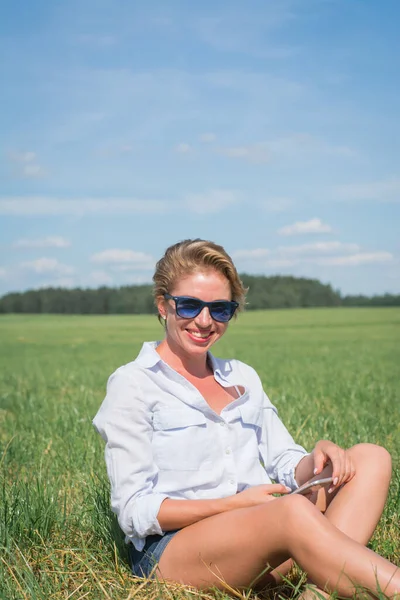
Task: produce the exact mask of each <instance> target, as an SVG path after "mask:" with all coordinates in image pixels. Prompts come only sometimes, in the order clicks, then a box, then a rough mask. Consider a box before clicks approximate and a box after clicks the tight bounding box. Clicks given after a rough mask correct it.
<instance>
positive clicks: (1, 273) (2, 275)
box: [0, 267, 7, 277]
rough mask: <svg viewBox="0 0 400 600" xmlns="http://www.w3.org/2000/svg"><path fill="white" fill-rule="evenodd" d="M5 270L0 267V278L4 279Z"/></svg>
mask: <svg viewBox="0 0 400 600" xmlns="http://www.w3.org/2000/svg"><path fill="white" fill-rule="evenodd" d="M6 275H7V270H6V269H5V268H4V267H0V277H6Z"/></svg>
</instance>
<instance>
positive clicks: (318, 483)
mask: <svg viewBox="0 0 400 600" xmlns="http://www.w3.org/2000/svg"><path fill="white" fill-rule="evenodd" d="M332 481H333V478H332V477H324V478H323V479H314V481H307V482H306V483H304V484H303V485H301V486H300V487H299V488H297V490H294V491H293V492H290V493H291V494H307V493H308V492H316V491H318V490H319V489H320V488H321V487H322V486H323V485H326V484H327V483H332Z"/></svg>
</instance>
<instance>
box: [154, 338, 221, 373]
mask: <svg viewBox="0 0 400 600" xmlns="http://www.w3.org/2000/svg"><path fill="white" fill-rule="evenodd" d="M156 350H157V352H158V354H159V355H160V357H161V358H162V360H163V361H164V362H165V363H167V365H169V366H170V367H171V368H172V369H174V371H177V372H178V373H180V374H181V375H183V376H185V375H190V376H192V377H197V378H199V379H201V378H204V377H207V376H209V375H210V374H211V373H212V368H211V366H210V365H209V363H208V360H207V353H205V354H202V355H200V356H188V355H186V354H184V353H183V352H182V351H181V352H177V351H176V349H174V348H171V346H170V344H169V343H168V342H167V340H163V341H162V342H161V343H160V344H159V345H158V346H157V348H156Z"/></svg>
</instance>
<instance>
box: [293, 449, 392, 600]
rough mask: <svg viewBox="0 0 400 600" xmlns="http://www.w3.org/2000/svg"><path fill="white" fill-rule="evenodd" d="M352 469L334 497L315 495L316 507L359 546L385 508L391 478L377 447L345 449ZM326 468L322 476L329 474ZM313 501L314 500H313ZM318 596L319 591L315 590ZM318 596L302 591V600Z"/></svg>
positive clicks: (387, 458)
mask: <svg viewBox="0 0 400 600" xmlns="http://www.w3.org/2000/svg"><path fill="white" fill-rule="evenodd" d="M348 452H349V453H350V454H351V457H352V460H353V462H354V464H355V467H356V475H355V476H354V478H353V479H352V480H351V481H349V483H346V484H345V485H344V486H343V487H342V488H341V489H340V490H339V491H338V492H337V493H336V494H335V495H330V494H328V493H327V490H326V489H325V490H320V492H319V498H318V502H319V508H320V509H322V510H324V508H325V507H326V506H327V509H326V511H325V517H326V518H327V519H328V520H329V521H330V522H331V523H332V524H333V525H335V527H337V528H338V529H340V531H343V533H345V534H346V535H348V536H349V537H351V538H352V539H353V540H356V541H357V542H359V543H360V544H367V543H368V542H369V540H370V538H371V536H372V534H373V532H374V531H375V527H376V525H377V524H378V521H379V519H380V517H381V515H382V511H383V509H384V506H385V502H386V498H387V494H388V491H389V484H390V479H391V475H392V461H391V457H390V454H389V453H388V452H387V450H385V449H384V448H382V447H381V446H376V445H374V444H358V445H356V446H353V447H352V448H350V449H349V450H348ZM331 471H332V468H331V467H330V466H328V467H327V468H326V469H325V470H324V475H326V476H329V475H331ZM314 501H315V498H314ZM316 591H317V592H318V594H319V595H321V593H322V592H321V590H316ZM313 597H318V596H317V595H316V594H314V593H313V591H310V592H308V591H307V592H305V593H304V594H303V600H306V599H308V598H310V599H311V598H313Z"/></svg>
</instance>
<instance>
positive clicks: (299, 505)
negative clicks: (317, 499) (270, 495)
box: [274, 494, 319, 533]
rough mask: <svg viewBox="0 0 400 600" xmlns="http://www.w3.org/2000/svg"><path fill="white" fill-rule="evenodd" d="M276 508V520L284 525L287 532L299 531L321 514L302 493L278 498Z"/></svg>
mask: <svg viewBox="0 0 400 600" xmlns="http://www.w3.org/2000/svg"><path fill="white" fill-rule="evenodd" d="M274 502H275V501H274ZM275 508H276V511H275V515H274V520H275V519H276V520H275V522H277V523H280V524H281V525H282V526H283V527H284V529H285V532H286V533H287V532H288V531H289V532H291V531H292V532H293V531H298V530H299V527H300V528H301V527H302V526H304V527H308V526H309V525H310V524H311V522H312V521H313V520H314V519H315V518H317V517H316V515H317V514H318V515H319V511H318V509H316V507H315V506H314V505H313V504H312V503H311V502H310V501H309V500H308V499H307V498H305V497H304V496H302V495H300V494H288V495H287V496H282V497H281V498H279V499H277V501H276V506H275Z"/></svg>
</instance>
